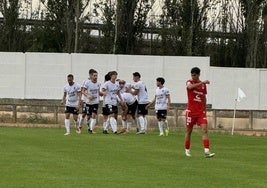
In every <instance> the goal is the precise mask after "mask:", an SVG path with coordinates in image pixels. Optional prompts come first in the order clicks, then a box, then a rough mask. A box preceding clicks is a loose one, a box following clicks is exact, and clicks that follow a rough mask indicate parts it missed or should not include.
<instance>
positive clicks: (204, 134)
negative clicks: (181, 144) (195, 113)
mask: <svg viewBox="0 0 267 188" xmlns="http://www.w3.org/2000/svg"><path fill="white" fill-rule="evenodd" d="M200 126H201V130H202V143H203V147H204V154H205V157H213V156H214V155H215V153H211V152H210V140H209V137H208V125H207V124H201V125H200Z"/></svg>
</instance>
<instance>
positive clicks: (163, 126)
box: [146, 77, 171, 136]
mask: <svg viewBox="0 0 267 188" xmlns="http://www.w3.org/2000/svg"><path fill="white" fill-rule="evenodd" d="M164 83H165V79H164V78H162V77H159V78H157V89H156V94H155V98H154V99H153V100H152V101H151V102H150V103H149V104H148V105H147V106H146V109H148V108H149V107H150V106H151V105H152V104H154V103H155V110H156V114H157V119H158V127H159V132H160V133H159V136H164V132H165V136H168V134H169V126H168V121H167V110H169V109H170V104H171V97H170V92H169V89H168V88H166V87H165V86H164ZM163 130H165V131H163Z"/></svg>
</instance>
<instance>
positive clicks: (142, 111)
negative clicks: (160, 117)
mask: <svg viewBox="0 0 267 188" xmlns="http://www.w3.org/2000/svg"><path fill="white" fill-rule="evenodd" d="M147 105H148V103H147V104H138V107H137V114H140V115H147V114H148V110H147V109H146V106H147Z"/></svg>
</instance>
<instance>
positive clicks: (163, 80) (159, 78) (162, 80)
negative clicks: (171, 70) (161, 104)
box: [157, 77, 165, 85]
mask: <svg viewBox="0 0 267 188" xmlns="http://www.w3.org/2000/svg"><path fill="white" fill-rule="evenodd" d="M157 81H158V82H160V83H161V84H162V85H163V84H164V83H165V79H164V78H162V77H158V78H157Z"/></svg>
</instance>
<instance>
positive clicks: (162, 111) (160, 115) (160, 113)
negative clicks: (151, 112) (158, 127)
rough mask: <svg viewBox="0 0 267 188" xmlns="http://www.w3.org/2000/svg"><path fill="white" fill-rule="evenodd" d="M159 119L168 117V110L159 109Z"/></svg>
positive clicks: (157, 112)
mask: <svg viewBox="0 0 267 188" xmlns="http://www.w3.org/2000/svg"><path fill="white" fill-rule="evenodd" d="M156 114H157V118H158V119H166V118H167V110H157V111H156Z"/></svg>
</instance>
